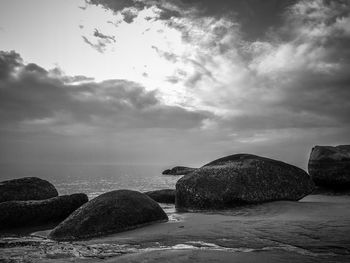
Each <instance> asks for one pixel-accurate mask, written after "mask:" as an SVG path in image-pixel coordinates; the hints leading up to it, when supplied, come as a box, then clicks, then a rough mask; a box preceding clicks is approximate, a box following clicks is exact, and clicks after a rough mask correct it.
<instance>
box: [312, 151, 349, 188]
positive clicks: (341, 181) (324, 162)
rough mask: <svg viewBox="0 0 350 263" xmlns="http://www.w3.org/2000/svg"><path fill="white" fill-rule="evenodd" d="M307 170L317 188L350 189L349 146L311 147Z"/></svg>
mask: <svg viewBox="0 0 350 263" xmlns="http://www.w3.org/2000/svg"><path fill="white" fill-rule="evenodd" d="M308 170H309V174H310V175H311V177H312V179H313V180H314V182H315V184H316V185H317V186H321V187H325V188H331V189H339V190H344V189H350V145H339V146H336V147H332V146H315V147H313V148H312V151H311V155H310V159H309V165H308Z"/></svg>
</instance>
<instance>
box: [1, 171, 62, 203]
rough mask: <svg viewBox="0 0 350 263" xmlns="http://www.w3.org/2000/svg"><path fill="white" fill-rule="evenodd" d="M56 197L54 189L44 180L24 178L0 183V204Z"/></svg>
mask: <svg viewBox="0 0 350 263" xmlns="http://www.w3.org/2000/svg"><path fill="white" fill-rule="evenodd" d="M55 196H58V192H57V190H56V188H55V187H54V186H53V185H52V184H51V183H49V182H48V181H46V180H42V179H40V178H37V177H24V178H19V179H14V180H8V181H3V182H0V202H6V201H15V200H17V201H25V200H44V199H48V198H51V197H55Z"/></svg>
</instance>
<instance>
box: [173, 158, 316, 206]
mask: <svg viewBox="0 0 350 263" xmlns="http://www.w3.org/2000/svg"><path fill="white" fill-rule="evenodd" d="M313 188H314V184H313V182H312V180H311V178H310V176H309V175H308V174H307V173H306V172H305V171H304V170H302V169H300V168H298V167H295V166H293V165H290V164H287V163H284V162H281V161H276V160H272V159H269V158H264V157H260V156H256V155H251V154H235V155H230V156H227V157H224V158H220V159H217V160H215V161H213V162H211V163H208V164H207V165H204V166H203V167H201V168H199V169H197V170H196V171H194V172H193V173H191V174H188V175H185V176H184V177H182V178H181V179H180V180H179V181H178V182H177V184H176V207H177V208H179V209H185V210H201V209H224V208H230V207H235V206H238V205H242V204H254V203H262V202H268V201H277V200H290V201H295V200H300V199H301V198H303V197H305V196H306V195H308V194H310V193H311V192H312V190H313Z"/></svg>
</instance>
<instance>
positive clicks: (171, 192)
mask: <svg viewBox="0 0 350 263" xmlns="http://www.w3.org/2000/svg"><path fill="white" fill-rule="evenodd" d="M145 194H146V195H148V196H149V197H151V198H152V199H153V200H154V201H156V202H158V203H166V204H175V189H163V190H156V191H149V192H146V193H145Z"/></svg>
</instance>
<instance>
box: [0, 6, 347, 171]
mask: <svg viewBox="0 0 350 263" xmlns="http://www.w3.org/2000/svg"><path fill="white" fill-rule="evenodd" d="M349 47H350V2H349V1H347V0H307V1H306V0H237V1H224V0H216V1H210V0H118V1H117V0H86V1H84V0H72V1H60V0H26V1H19V0H3V1H1V2H0V163H1V164H7V163H16V164H18V165H21V164H28V163H36V164H40V163H74V164H80V163H115V164H118V163H120V164H161V165H165V166H172V165H188V166H200V165H203V164H205V163H207V162H209V161H211V160H214V159H216V158H219V157H222V156H225V155H229V154H235V153H252V154H258V155H261V156H265V157H270V158H274V159H277V160H282V161H285V162H288V163H291V164H294V165H297V166H299V167H301V168H304V169H306V167H307V161H308V156H309V154H310V151H311V148H312V147H313V146H314V145H339V144H349V131H350V114H349V112H350V74H349V72H350V48H349Z"/></svg>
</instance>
